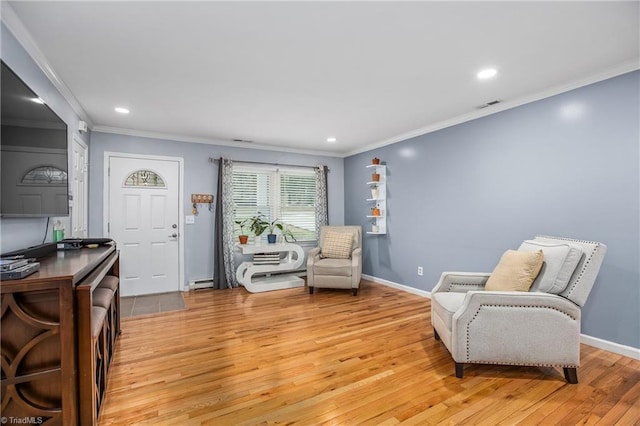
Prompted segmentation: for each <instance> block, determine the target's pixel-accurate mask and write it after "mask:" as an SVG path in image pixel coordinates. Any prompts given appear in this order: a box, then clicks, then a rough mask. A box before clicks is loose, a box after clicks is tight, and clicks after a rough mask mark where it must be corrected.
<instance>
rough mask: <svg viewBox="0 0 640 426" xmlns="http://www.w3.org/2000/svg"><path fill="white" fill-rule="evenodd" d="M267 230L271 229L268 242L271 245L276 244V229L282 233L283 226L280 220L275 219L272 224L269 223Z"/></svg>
mask: <svg viewBox="0 0 640 426" xmlns="http://www.w3.org/2000/svg"><path fill="white" fill-rule="evenodd" d="M267 228H269V233H268V234H267V241H268V242H269V244H274V243H275V242H276V234H274V232H273V231H274V230H275V228H278V229H279V230H280V231H282V229H283V228H282V224H281V223H279V222H278V219H277V218H276V219H274V220H272V221H271V222H267Z"/></svg>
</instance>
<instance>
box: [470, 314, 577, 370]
mask: <svg viewBox="0 0 640 426" xmlns="http://www.w3.org/2000/svg"><path fill="white" fill-rule="evenodd" d="M485 306H487V307H496V308H518V309H521V308H529V309H552V310H554V311H558V312H560V313H561V314H564V315H566V316H567V317H569V318H571V319H572V320H573V321H577V318H574V317H572V316H571V315H569V314H567V313H566V312H562V311H561V310H560V309H558V308H554V307H553V306H528V305H499V304H482V305H480V307H478V310H477V311H476V313H475V315H473V318H471V321H469V322H468V323H467V336H466V338H467V361H468V360H469V358H470V355H469V346H470V344H469V343H470V341H469V334H470V332H469V327H470V326H471V323H472V322H473V321H474V320H475V319H476V318H477V317H478V315H479V314H480V310H481V309H482V308H483V307H485ZM473 363H478V364H500V365H502V364H504V365H535V366H540V367H545V366H546V367H561V366H562V365H554V364H531V363H526V364H519V363H502V362H500V363H497V362H495V361H494V362H489V361H473ZM563 367H573V366H563Z"/></svg>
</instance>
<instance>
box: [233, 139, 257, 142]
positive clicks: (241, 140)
mask: <svg viewBox="0 0 640 426" xmlns="http://www.w3.org/2000/svg"><path fill="white" fill-rule="evenodd" d="M231 140H232V141H233V142H243V143H253V141H249V140H246V139H231Z"/></svg>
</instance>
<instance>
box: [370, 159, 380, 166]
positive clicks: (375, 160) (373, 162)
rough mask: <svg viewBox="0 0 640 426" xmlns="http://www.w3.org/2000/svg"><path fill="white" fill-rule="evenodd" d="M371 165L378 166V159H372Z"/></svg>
mask: <svg viewBox="0 0 640 426" xmlns="http://www.w3.org/2000/svg"><path fill="white" fill-rule="evenodd" d="M371 164H376V165H377V164H380V159H379V158H378V157H373V159H372V160H371Z"/></svg>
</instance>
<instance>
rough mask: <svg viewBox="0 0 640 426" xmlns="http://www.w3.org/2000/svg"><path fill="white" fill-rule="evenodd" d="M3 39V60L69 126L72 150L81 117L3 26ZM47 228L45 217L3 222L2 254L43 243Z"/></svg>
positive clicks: (0, 32)
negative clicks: (74, 135)
mask: <svg viewBox="0 0 640 426" xmlns="http://www.w3.org/2000/svg"><path fill="white" fill-rule="evenodd" d="M0 37H1V38H0V56H1V57H2V60H3V61H4V62H5V63H6V64H7V65H8V66H9V68H11V69H12V70H13V71H14V72H15V73H16V74H18V76H19V77H20V78H21V79H22V80H23V81H24V82H25V83H26V84H27V86H29V87H30V88H31V90H33V91H34V92H35V93H36V94H37V95H38V96H40V97H41V98H42V99H44V101H45V102H46V103H47V105H49V107H50V108H51V109H52V110H53V111H54V112H55V113H56V114H58V116H59V117H60V118H62V120H63V121H64V122H65V123H66V124H67V127H68V132H67V134H68V144H69V147H71V143H72V137H73V134H74V133H75V134H76V135H78V132H77V129H78V122H79V121H80V118H79V117H78V116H77V115H76V113H75V112H74V111H73V109H72V108H71V106H70V105H69V104H68V103H67V101H66V100H65V99H64V97H63V96H62V95H61V94H60V92H58V90H57V89H56V88H55V86H54V85H53V84H52V83H51V81H49V79H48V78H47V76H46V75H45V74H44V73H43V72H42V70H41V69H40V67H38V65H37V64H36V63H35V62H34V61H33V59H31V57H30V56H29V55H28V54H27V52H26V51H25V50H24V48H23V47H22V45H20V43H18V41H17V40H16V38H15V37H14V36H13V34H11V32H10V31H9V30H8V29H7V28H6V27H5V25H4V23H2V24H0ZM79 137H80V139H81V140H82V141H84V142H85V143H86V144H87V145H89V142H90V135H89V134H88V133H84V134H82V135H79ZM59 219H60V220H61V221H62V222H63V223H65V225H66V229H71V227H70V221H69V218H68V217H64V218H59ZM56 220H58V218H53V220H52V223H55V221H56ZM46 227H47V219H46V218H45V219H42V218H33V219H25V218H21V219H0V253H4V252H8V251H13V250H18V249H21V248H25V247H30V246H33V245H37V244H42V241H43V238H44V237H45V229H46ZM52 236H53V234H52V232H51V227H49V231H48V232H47V234H46V238H45V240H46V241H48V242H50V241H51V240H52Z"/></svg>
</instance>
